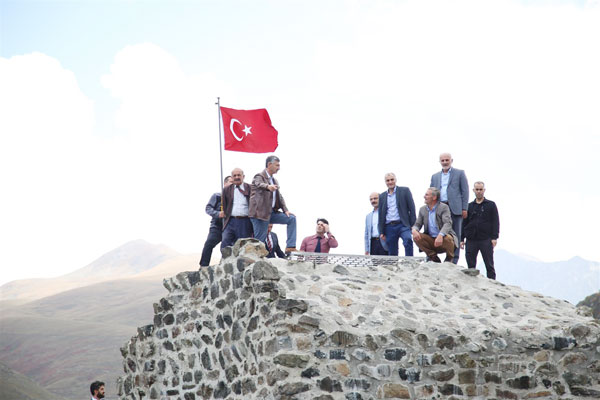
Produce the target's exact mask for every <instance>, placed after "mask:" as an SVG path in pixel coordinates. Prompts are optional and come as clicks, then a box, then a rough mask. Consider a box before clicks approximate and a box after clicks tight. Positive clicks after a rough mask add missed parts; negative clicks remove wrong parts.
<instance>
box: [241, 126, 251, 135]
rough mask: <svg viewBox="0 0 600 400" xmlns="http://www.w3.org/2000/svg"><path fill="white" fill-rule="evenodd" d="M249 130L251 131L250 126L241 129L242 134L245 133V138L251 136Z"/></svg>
mask: <svg viewBox="0 0 600 400" xmlns="http://www.w3.org/2000/svg"><path fill="white" fill-rule="evenodd" d="M250 129H252V127H251V126H246V125H244V129H242V132H244V133H246V136H248V135H252V132H250Z"/></svg>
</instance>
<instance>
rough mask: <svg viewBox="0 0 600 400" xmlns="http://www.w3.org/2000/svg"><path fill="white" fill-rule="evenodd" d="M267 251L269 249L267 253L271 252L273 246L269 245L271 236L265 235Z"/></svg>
mask: <svg viewBox="0 0 600 400" xmlns="http://www.w3.org/2000/svg"><path fill="white" fill-rule="evenodd" d="M267 249H269V253H270V252H271V251H272V250H273V244H272V243H271V235H267Z"/></svg>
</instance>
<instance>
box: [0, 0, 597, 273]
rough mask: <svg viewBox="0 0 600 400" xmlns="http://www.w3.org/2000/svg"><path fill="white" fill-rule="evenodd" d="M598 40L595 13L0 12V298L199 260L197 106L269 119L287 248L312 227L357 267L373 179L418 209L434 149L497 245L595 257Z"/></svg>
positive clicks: (21, 4) (366, 8)
mask: <svg viewBox="0 0 600 400" xmlns="http://www.w3.org/2000/svg"><path fill="white" fill-rule="evenodd" d="M599 37H600V2H598V1H496V2H487V1H480V0H477V1H429V0H418V1H411V0H408V1H318V2H317V1H292V0H290V1H274V0H273V1H268V0H267V1H264V0H255V1H224V0H221V1H197V2H192V1H171V2H159V1H133V0H128V1H115V0H113V1H81V2H76V1H35V2H34V1H28V0H20V1H6V0H0V171H1V172H0V185H1V188H2V191H1V195H0V243H1V248H2V252H1V257H0V267H1V270H2V274H1V277H0V284H3V283H6V282H8V281H11V280H14V279H23V278H34V277H38V278H42V277H53V276H59V275H62V274H65V273H68V272H71V271H73V270H75V269H77V268H81V267H83V266H85V265H87V264H88V263H90V262H92V261H93V260H94V259H96V258H97V257H99V256H101V255H102V254H104V253H105V252H108V251H110V250H112V249H113V248H116V247H117V246H119V245H121V244H124V243H125V242H127V241H130V240H135V239H144V240H147V241H149V242H151V243H161V244H165V245H167V246H170V247H171V248H173V249H175V250H177V251H180V252H182V253H193V252H198V253H199V252H200V251H201V250H202V246H203V243H204V240H205V238H206V235H207V233H208V227H209V222H210V218H209V217H208V215H206V214H205V213H204V207H205V205H206V203H207V202H208V200H209V198H210V196H211V194H212V193H214V192H216V191H219V190H220V174H221V172H220V164H219V124H218V121H219V118H218V110H217V106H216V105H215V103H216V101H217V98H218V97H219V98H220V102H221V105H222V106H225V107H230V108H236V109H255V108H267V110H268V111H269V114H270V116H271V120H272V122H273V125H274V126H275V127H276V128H277V130H278V131H279V147H278V149H277V150H276V151H275V152H274V154H276V155H277V156H278V157H279V158H280V159H281V170H280V172H279V173H278V176H277V177H278V179H279V182H280V184H281V192H282V194H283V195H284V197H285V199H286V202H287V204H288V207H289V209H290V211H291V212H292V213H294V214H295V215H296V217H297V219H298V237H299V240H298V246H299V243H300V240H301V238H302V237H304V236H308V235H310V234H313V232H314V229H315V221H316V219H317V218H318V217H324V218H327V219H328V220H329V222H330V227H331V231H332V233H333V234H334V235H335V236H336V237H337V239H338V241H339V242H340V246H339V248H338V249H337V251H336V252H338V253H343V254H364V245H363V233H364V220H365V215H366V214H367V213H368V212H369V211H370V210H371V207H370V204H369V200H368V198H369V194H370V193H371V192H373V191H377V192H383V191H384V190H385V182H384V175H385V173H387V172H395V173H396V175H397V177H398V184H399V185H401V186H408V187H409V188H410V190H411V192H412V194H413V197H414V199H415V203H416V205H417V207H420V206H421V205H422V204H423V194H424V193H425V191H426V189H427V187H428V186H429V182H430V178H431V175H432V174H433V173H435V172H437V171H439V169H440V165H439V163H438V157H439V154H440V153H442V152H450V153H451V154H452V156H453V159H454V166H455V167H456V168H460V169H464V170H465V172H466V175H467V178H468V180H469V185H470V186H472V184H473V182H475V181H480V180H481V181H484V182H485V183H486V187H487V193H486V196H487V198H489V199H491V200H494V201H495V202H496V203H497V205H498V209H499V213H500V220H501V226H500V239H499V241H498V248H502V249H505V250H507V251H510V252H513V253H517V254H525V255H528V256H530V257H534V258H537V259H540V260H544V261H558V260H565V259H569V258H571V257H574V256H580V257H583V258H586V259H589V260H593V261H597V260H598V255H597V253H596V251H595V250H596V249H597V248H598V244H597V240H596V237H597V234H596V231H595V230H596V226H597V225H598V222H599V219H598V217H597V216H596V214H595V213H594V211H593V209H594V205H596V204H598V203H599V202H600V189H599V185H598V182H599V180H598V178H597V173H595V172H594V167H595V166H596V163H597V162H598V149H599V148H600V112H599V110H600V96H599V95H598V93H600V73H599V72H598V71H600V52H599V51H598V38H599ZM267 155H268V154H248V153H238V152H228V151H225V152H223V169H224V173H225V174H226V175H227V174H229V173H230V172H231V170H232V169H233V168H234V167H241V168H242V169H243V170H244V172H245V175H246V181H248V182H250V181H251V179H252V177H253V176H254V174H256V173H258V172H260V171H261V170H262V169H263V168H264V160H265V158H266V156H267ZM472 198H473V196H471V199H470V200H472ZM275 231H276V232H278V233H279V235H280V239H281V238H284V237H285V229H283V227H276V228H275ZM463 262H464V261H463ZM190 267H191V266H190Z"/></svg>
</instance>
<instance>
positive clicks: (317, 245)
mask: <svg viewBox="0 0 600 400" xmlns="http://www.w3.org/2000/svg"><path fill="white" fill-rule="evenodd" d="M336 247H338V242H337V240H336V239H335V237H334V236H333V235H332V234H331V232H330V231H329V222H328V221H327V220H326V219H325V218H319V219H318V220H317V233H316V234H315V235H312V236H307V237H305V238H304V240H302V244H301V245H300V251H306V252H309V253H329V249H334V248H336Z"/></svg>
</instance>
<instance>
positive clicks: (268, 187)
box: [267, 185, 279, 192]
mask: <svg viewBox="0 0 600 400" xmlns="http://www.w3.org/2000/svg"><path fill="white" fill-rule="evenodd" d="M267 189H269V192H274V191H276V190H277V189H279V186H277V185H267Z"/></svg>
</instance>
